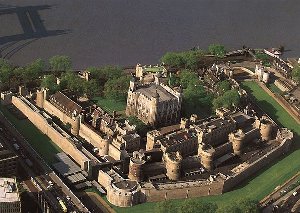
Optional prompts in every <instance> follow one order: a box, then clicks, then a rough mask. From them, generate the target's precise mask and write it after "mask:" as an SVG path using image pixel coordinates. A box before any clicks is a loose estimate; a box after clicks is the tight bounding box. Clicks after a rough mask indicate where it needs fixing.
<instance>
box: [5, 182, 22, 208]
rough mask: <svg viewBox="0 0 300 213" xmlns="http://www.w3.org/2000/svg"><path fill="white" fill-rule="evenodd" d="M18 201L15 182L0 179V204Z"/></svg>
mask: <svg viewBox="0 0 300 213" xmlns="http://www.w3.org/2000/svg"><path fill="white" fill-rule="evenodd" d="M16 201H20V197H19V192H18V188H17V185H16V180H15V179H14V178H0V203H2V202H16Z"/></svg>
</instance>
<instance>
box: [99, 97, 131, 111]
mask: <svg viewBox="0 0 300 213" xmlns="http://www.w3.org/2000/svg"><path fill="white" fill-rule="evenodd" d="M93 101H94V102H95V103H96V105H97V106H100V107H101V108H103V109H104V110H105V111H107V112H110V113H112V112H113V111H117V112H118V111H123V110H125V108H126V102H125V101H124V102H122V101H115V100H113V99H107V98H104V97H95V98H93Z"/></svg>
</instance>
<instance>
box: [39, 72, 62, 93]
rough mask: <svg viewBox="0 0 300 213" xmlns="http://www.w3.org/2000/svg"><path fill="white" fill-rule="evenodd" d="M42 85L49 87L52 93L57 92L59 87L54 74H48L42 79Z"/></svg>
mask: <svg viewBox="0 0 300 213" xmlns="http://www.w3.org/2000/svg"><path fill="white" fill-rule="evenodd" d="M41 86H42V87H44V88H48V89H49V91H50V93H54V92H56V91H57V90H58V89H59V87H58V85H57V84H56V77H55V76H54V75H46V76H44V78H43V79H42V82H41Z"/></svg>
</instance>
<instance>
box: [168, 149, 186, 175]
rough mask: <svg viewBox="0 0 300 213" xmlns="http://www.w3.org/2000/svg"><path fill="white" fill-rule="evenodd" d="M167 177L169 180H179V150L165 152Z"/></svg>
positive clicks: (180, 159)
mask: <svg viewBox="0 0 300 213" xmlns="http://www.w3.org/2000/svg"><path fill="white" fill-rule="evenodd" d="M165 162H166V169H167V177H168V178H169V179H170V180H179V179H180V177H181V162H182V156H181V155H180V153H179V152H170V153H166V154H165Z"/></svg>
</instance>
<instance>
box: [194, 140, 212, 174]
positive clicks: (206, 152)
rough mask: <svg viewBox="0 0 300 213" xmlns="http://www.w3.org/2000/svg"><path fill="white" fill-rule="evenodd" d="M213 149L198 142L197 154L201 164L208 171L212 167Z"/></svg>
mask: <svg viewBox="0 0 300 213" xmlns="http://www.w3.org/2000/svg"><path fill="white" fill-rule="evenodd" d="M214 151H215V150H214V149H213V148H212V147H211V146H210V145H207V144H204V143H200V144H199V148H198V155H199V156H200V157H201V164H202V165H203V167H204V168H205V169H207V170H208V171H211V170H213V168H214Z"/></svg>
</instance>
